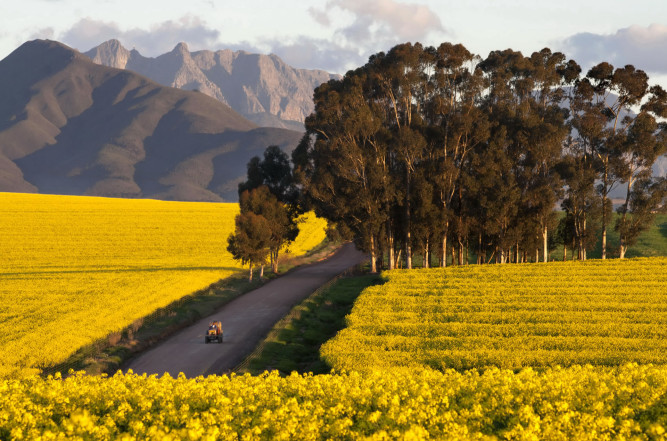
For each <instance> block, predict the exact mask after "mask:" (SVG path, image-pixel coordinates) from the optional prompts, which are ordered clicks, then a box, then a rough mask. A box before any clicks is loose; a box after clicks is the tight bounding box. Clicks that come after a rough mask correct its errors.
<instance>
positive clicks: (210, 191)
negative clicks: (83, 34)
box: [0, 40, 301, 201]
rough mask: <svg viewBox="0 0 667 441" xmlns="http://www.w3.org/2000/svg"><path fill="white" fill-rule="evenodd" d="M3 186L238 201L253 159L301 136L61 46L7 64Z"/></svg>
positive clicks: (0, 130)
mask: <svg viewBox="0 0 667 441" xmlns="http://www.w3.org/2000/svg"><path fill="white" fill-rule="evenodd" d="M0 97H1V99H0V191H15V192H40V193H57V194H85V195H95V196H116V197H144V198H146V197H150V198H156V199H174V200H194V201H220V200H228V201H233V200H236V198H237V193H236V191H237V190H236V186H237V183H238V182H239V181H240V180H242V179H243V178H244V177H245V165H246V163H247V162H248V160H249V159H250V158H251V157H252V156H255V155H258V154H261V152H262V151H263V150H264V149H265V148H266V147H267V146H268V145H270V144H277V145H279V146H280V147H281V148H283V149H286V150H290V149H292V148H293V147H294V146H295V145H296V143H297V142H298V139H299V138H300V136H301V134H300V133H298V132H294V131H290V130H284V129H275V128H259V127H257V126H256V125H255V124H254V123H252V122H250V121H249V120H247V119H246V118H244V117H243V116H241V115H240V114H238V113H237V112H235V111H234V110H232V109H231V108H230V107H229V106H227V105H225V104H223V103H221V102H220V101H218V100H215V99H212V98H210V97H209V96H207V95H205V94H203V93H197V92H191V91H184V90H178V89H174V88H170V87H164V86H160V85H159V84H157V83H155V82H153V81H152V80H149V79H148V78H145V77H143V76H141V75H138V74H136V73H133V72H130V71H127V70H120V69H114V68H109V67H106V66H101V65H98V64H95V63H93V62H92V61H91V60H90V59H89V58H88V57H86V56H84V55H82V54H80V53H79V52H77V51H75V50H73V49H71V48H69V47H67V46H65V45H63V44H60V43H57V42H53V41H43V40H36V41H31V42H27V43H25V44H23V45H22V46H21V47H19V48H18V49H17V50H16V51H14V52H13V53H12V54H10V55H9V56H8V57H7V58H5V59H4V60H2V61H0Z"/></svg>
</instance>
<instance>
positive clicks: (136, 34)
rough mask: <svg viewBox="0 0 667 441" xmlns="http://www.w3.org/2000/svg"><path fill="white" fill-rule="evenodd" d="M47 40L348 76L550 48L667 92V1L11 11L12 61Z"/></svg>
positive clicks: (196, 1)
mask: <svg viewBox="0 0 667 441" xmlns="http://www.w3.org/2000/svg"><path fill="white" fill-rule="evenodd" d="M36 38H47V39H51V40H58V41H60V42H63V43H65V44H67V45H69V46H71V47H73V48H75V49H78V50H80V51H82V52H83V51H87V50H89V49H91V48H93V47H95V46H97V45H98V44H100V43H102V42H104V41H106V40H109V39H111V38H116V39H118V40H120V41H121V43H122V44H123V45H124V46H125V47H127V48H128V49H132V48H135V49H137V50H138V51H139V52H141V54H142V55H144V56H157V55H160V54H162V53H165V52H168V51H170V50H172V49H173V48H174V46H176V44H177V43H179V42H185V43H187V44H188V47H189V48H190V50H191V51H194V50H200V49H209V50H218V49H226V48H229V49H234V50H239V49H242V50H246V51H249V52H257V53H266V54H268V53H274V54H276V55H278V56H280V57H281V58H282V59H283V60H285V61H286V62H287V63H288V64H290V65H292V66H294V67H298V68H308V69H324V70H327V71H329V72H334V73H341V74H344V73H345V72H346V71H347V70H349V69H352V68H355V67H358V66H361V65H363V64H364V63H365V62H366V61H367V60H368V57H369V56H370V55H372V54H374V53H377V52H380V51H387V50H389V49H390V48H391V47H392V46H394V45H396V44H399V43H404V42H408V41H409V42H413V43H414V42H417V41H418V42H420V43H422V44H424V45H434V46H437V45H439V44H440V43H442V42H445V41H448V42H452V43H461V44H463V45H464V46H465V47H466V48H468V50H470V51H471V52H473V53H476V54H478V55H480V56H482V57H485V56H486V55H488V53H489V52H490V51H492V50H503V49H508V48H511V49H514V50H519V51H521V52H523V53H524V55H530V54H531V53H532V52H534V51H539V50H541V49H542V48H544V47H549V48H550V49H551V50H552V51H561V52H563V53H564V54H565V55H566V56H567V57H568V58H572V59H574V60H576V61H577V62H578V63H579V64H580V65H581V66H582V67H583V68H584V69H585V70H587V69H588V68H590V67H591V66H593V65H595V64H597V63H599V62H601V61H607V62H610V63H611V64H612V65H614V66H624V65H626V64H633V65H634V66H635V67H636V68H638V69H643V70H645V71H646V72H647V73H648V74H649V77H650V78H651V83H658V84H661V85H662V86H663V87H665V88H667V2H665V1H663V0H632V1H631V2H628V1H627V0H605V1H600V0H558V1H555V0H552V1H539V0H455V1H450V0H314V1H306V0H280V1H276V0H240V1H239V0H234V1H231V0H179V1H175V0H95V1H90V0H0V59H2V58H4V57H5V56H7V55H9V53H11V52H12V51H13V50H14V49H16V48H17V47H18V46H20V45H21V44H22V43H23V42H25V41H28V40H33V39H36Z"/></svg>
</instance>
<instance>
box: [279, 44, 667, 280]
mask: <svg viewBox="0 0 667 441" xmlns="http://www.w3.org/2000/svg"><path fill="white" fill-rule="evenodd" d="M314 102H315V111H314V113H313V114H311V115H310V116H309V117H308V118H307V119H306V134H305V135H304V137H303V139H302V141H301V143H300V144H299V146H298V147H297V148H296V149H295V151H294V152H293V154H292V161H293V163H294V173H293V176H294V177H295V179H296V180H297V181H298V188H300V189H301V190H302V192H303V195H302V199H301V204H303V205H304V206H309V207H313V208H314V209H315V210H316V212H317V214H318V215H319V216H322V217H325V218H326V219H328V220H330V221H332V222H335V223H338V224H340V225H341V226H342V227H343V228H345V229H347V230H349V231H351V232H352V234H353V236H354V238H355V240H356V242H357V244H358V246H359V247H360V248H361V249H363V250H365V251H367V252H369V254H370V256H371V269H372V270H373V271H374V270H376V264H377V262H378V261H380V265H383V266H386V267H388V268H394V267H396V266H397V265H402V264H404V265H405V266H406V267H407V268H410V267H412V258H413V254H414V253H415V252H417V253H420V254H421V255H422V256H423V258H422V260H423V262H425V265H428V264H429V263H430V262H431V259H432V257H434V256H437V257H438V261H439V263H440V265H446V263H447V259H448V253H449V252H451V260H452V262H455V263H460V264H461V263H465V262H467V261H468V260H469V256H468V253H469V251H472V252H474V253H475V254H476V256H477V261H478V262H480V263H481V262H489V261H492V260H496V261H497V262H501V263H504V262H521V261H527V260H529V259H530V260H535V261H537V260H543V261H546V260H547V259H548V257H549V251H550V248H553V246H554V245H555V244H556V243H557V241H558V240H559V239H560V240H561V241H563V242H566V243H565V246H568V245H570V246H571V247H573V248H576V249H577V256H578V257H579V258H586V250H588V249H590V247H591V246H592V243H593V240H594V236H595V232H596V231H597V229H596V227H598V226H599V227H600V228H601V229H602V231H603V234H605V233H606V227H607V225H608V224H609V222H610V219H611V217H610V212H611V201H610V198H609V195H610V192H611V191H612V190H613V189H614V187H615V186H617V185H619V184H621V183H623V184H626V186H627V195H628V197H627V200H626V201H625V203H624V204H622V205H621V206H620V207H619V221H618V223H617V224H616V229H617V230H618V231H619V232H620V234H621V242H622V246H621V249H620V250H619V252H618V255H619V256H620V257H623V256H624V254H625V251H624V248H623V247H624V246H626V247H627V244H628V243H630V242H631V241H632V240H633V239H632V238H633V237H635V236H636V234H637V231H640V230H642V228H645V226H646V225H647V224H646V219H647V218H648V217H647V216H649V217H650V214H651V213H654V212H655V211H656V210H657V209H659V208H660V207H664V200H665V198H664V192H663V189H664V185H665V184H664V183H661V182H660V181H659V180H657V179H656V178H654V177H652V176H651V175H650V168H651V166H652V164H653V163H654V161H655V160H656V158H657V157H658V156H659V155H661V154H663V153H665V151H666V150H667V126H666V125H665V123H664V122H662V120H661V119H660V118H661V117H665V116H667V113H666V111H665V110H666V109H667V93H665V91H663V90H662V89H661V88H660V87H659V86H653V87H649V86H648V77H647V75H646V74H645V73H644V72H643V71H641V70H638V69H635V68H634V67H633V66H624V67H621V68H614V67H613V66H611V65H610V64H609V63H600V64H599V65H597V66H594V67H593V68H592V69H590V70H589V72H588V73H587V74H586V75H585V76H583V77H582V72H581V68H580V67H579V65H578V64H577V63H576V62H575V61H573V60H568V59H567V58H566V57H565V55H564V54H562V53H559V52H555V53H554V52H552V51H551V50H549V49H543V50H541V51H539V52H535V53H533V54H531V55H530V56H524V55H523V54H522V53H521V52H516V51H513V50H511V49H508V50H503V51H492V52H491V53H490V54H489V55H488V56H487V57H486V58H485V59H482V58H481V57H479V56H477V55H474V54H472V53H470V52H469V51H468V50H467V49H466V48H465V47H464V46H462V45H460V44H457V45H454V44H451V43H443V44H441V45H440V46H438V47H424V46H422V45H420V44H419V43H417V44H410V43H406V44H401V45H398V46H395V47H394V48H392V49H391V50H390V51H388V52H387V53H384V52H380V53H377V54H375V55H373V56H371V57H370V59H369V61H368V63H366V64H365V65H364V66H361V67H359V68H357V69H355V70H352V71H350V72H348V73H347V74H346V75H345V76H344V77H343V78H342V79H340V80H331V81H329V82H328V83H325V84H322V85H321V86H319V87H318V88H317V89H316V90H315V94H314ZM559 201H560V202H561V207H562V209H563V210H564V211H565V212H566V216H565V218H564V219H563V220H561V224H560V226H559V220H558V216H557V214H556V213H555V210H556V208H557V204H558V202H559ZM555 232H558V233H559V234H558V235H557V236H554V237H551V235H553V234H554V233H555ZM569 241H572V243H570V242H569ZM385 259H386V260H387V261H386V262H385Z"/></svg>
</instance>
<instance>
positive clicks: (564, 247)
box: [563, 242, 567, 262]
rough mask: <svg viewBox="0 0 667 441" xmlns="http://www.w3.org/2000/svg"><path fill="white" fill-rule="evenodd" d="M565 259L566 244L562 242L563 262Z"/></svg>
mask: <svg viewBox="0 0 667 441" xmlns="http://www.w3.org/2000/svg"><path fill="white" fill-rule="evenodd" d="M566 260H567V245H566V244H565V242H563V262H565V261H566Z"/></svg>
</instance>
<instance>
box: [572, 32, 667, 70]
mask: <svg viewBox="0 0 667 441" xmlns="http://www.w3.org/2000/svg"><path fill="white" fill-rule="evenodd" d="M563 45H564V51H565V52H566V53H567V54H568V56H570V57H572V58H573V59H575V60H576V61H577V62H578V63H579V64H581V65H582V66H583V67H589V66H592V65H594V64H597V63H599V62H602V61H607V62H609V63H611V64H613V65H614V66H624V65H626V64H632V65H634V66H635V67H636V68H637V69H642V70H645V71H647V72H653V73H657V74H665V73H667V57H665V56H664V55H665V48H667V26H664V25H661V24H652V25H650V26H648V27H642V26H637V25H633V26H630V27H627V28H623V29H619V30H618V31H616V33H614V34H606V35H601V34H592V33H580V34H575V35H573V36H571V37H569V38H567V39H566V40H565V41H564V42H563Z"/></svg>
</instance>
